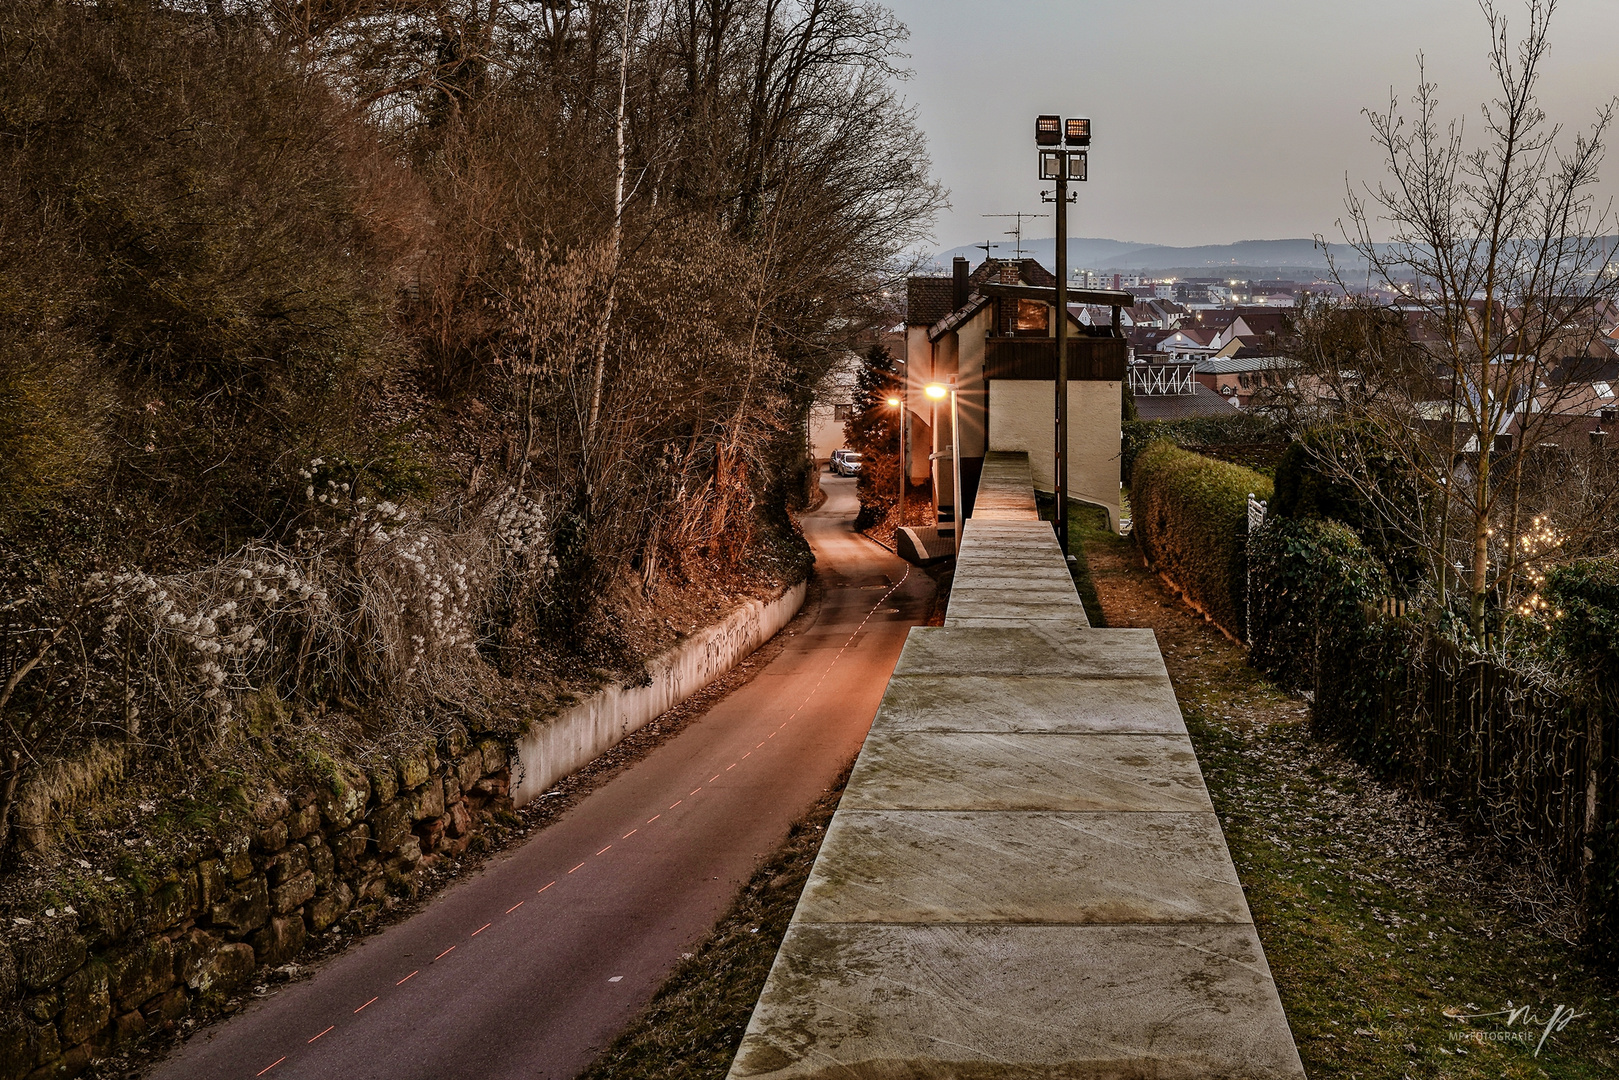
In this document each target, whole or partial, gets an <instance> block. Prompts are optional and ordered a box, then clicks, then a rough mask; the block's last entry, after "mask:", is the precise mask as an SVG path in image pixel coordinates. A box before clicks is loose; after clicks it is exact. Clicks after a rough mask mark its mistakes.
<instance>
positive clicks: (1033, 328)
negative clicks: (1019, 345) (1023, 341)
mask: <svg viewBox="0 0 1619 1080" xmlns="http://www.w3.org/2000/svg"><path fill="white" fill-rule="evenodd" d="M1046 316H1047V308H1046V305H1045V301H1043V300H1019V301H1018V302H1017V332H1018V333H1020V334H1029V333H1039V334H1044V333H1045V332H1046V323H1047V319H1046Z"/></svg>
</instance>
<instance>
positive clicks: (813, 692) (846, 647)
mask: <svg viewBox="0 0 1619 1080" xmlns="http://www.w3.org/2000/svg"><path fill="white" fill-rule="evenodd" d="M910 576H911V575H910V570H909V569H907V570H906V572H905V574H904V576H902V577H901V578H900V580H899V581H898V582H896V583H895V584H894V586H893V587H892V588H890V589H889V590H888V591H887V592H886V593H884V594H883V597H882V599H881V600H879V601H878V602H877V605H876V606H875V607H873V608H872V610H871V611H870V612H867V614H866V617H865V619H863V620H862V621H861V623H860V625H859V626H858V627H856V628H855V631H854V633H853V634H851V635H850V636H849V640H848V641H847V642H846V643H845V644H844V645H843V647H842V648H840V649H839V650H838V652H837V655H835V656H834V657H833V658H832V662H831V663H830V664H828V665H827V668H826V670H825V671H824V672H822V673H821V678H820V679H819V680H818V681H817V682H816V684H815V686H814V687H813V688H811V690H810V692H809V693H808V694H807V695H806V696H805V697H804V700H803V701H802V702H800V703H799V706H798V708H797V709H795V710H793V713H792V715H791V716H789V717H788V718H787V719H786V720H784V721H782V724H781V726H780V727H778V728H777V729H776V730H775V731H772V732H771V733H770V734H769V735H767V736H766V739H774V738H775V737H776V732H778V731H784V730H786V728H787V725H788V724H790V723H791V722H792V721H793V720H794V719H796V718H797V716H798V714H799V713H801V712H803V711H804V709H805V707H806V706H808V705H809V702H810V699H811V698H813V697H814V696H815V695H816V693H818V692H819V691H820V688H821V686H822V684H823V683H825V682H826V679H827V677H828V676H829V675H830V674H831V672H832V668H833V667H835V666H836V665H837V662H838V660H840V659H841V658H842V656H843V654H844V653H845V652H847V651H848V650H849V648H850V647H851V646H852V645H853V644H854V641H855V639H856V638H858V637H859V636H860V633H861V631H862V630H864V629H865V626H866V623H868V622H870V621H871V618H872V615H874V614H875V613H876V611H877V608H878V607H881V606H882V605H883V604H884V603H886V602H887V600H888V598H889V597H890V596H892V595H893V594H894V593H895V592H896V591H898V590H899V588H900V586H902V585H904V584H905V582H906V580H907V579H909V578H910ZM763 746H764V742H762V741H761V742H760V743H758V744H757V745H756V746H755V747H754V750H757V749H759V748H760V747H763ZM752 756H753V751H752V750H750V751H748V752H747V753H745V754H743V755H742V758H741V759H739V760H738V761H733V762H731V764H729V765H727V766H726V767H725V770H724V772H730V771H731V770H732V769H734V768H736V767H737V765H738V764H740V763H741V760H745V759H747V758H750V757H752ZM722 775H724V773H723V772H721V773H715V774H714V775H713V777H711V778H710V779H709V781H708V782H709V783H711V784H712V783H714V782H715V781H716V780H718V779H719V778H720V777H721V776H722ZM702 790H703V789H702V788H701V787H697V788H695V789H693V790H692V791H691V793H690V795H696V794H697V793H698V792H700V791H702ZM688 797H690V796H688ZM684 801H685V799H676V800H675V801H674V802H673V803H671V804H670V806H669V809H670V810H673V809H674V808H675V807H677V806H679V805H680V804H681V803H682V802H684ZM662 816H663V815H662V814H653V815H652V816H651V817H649V818H647V820H646V823H647V824H648V825H650V824H652V823H653V822H654V821H657V820H658V819H659V818H661V817H662ZM639 831H640V830H639V829H631V830H630V831H629V832H627V833H625V834H624V835H623V836H622V837H621V838H620V839H624V840H628V839H629V838H630V837H631V836H634V835H635V834H636V833H637V832H639ZM612 846H613V845H611V844H608V845H607V847H604V848H602V849H601V851H598V852H596V854H597V855H603V854H605V853H606V852H608V851H609V850H611V849H612ZM587 861H588V860H587ZM584 865H585V864H584V863H583V862H581V863H580V864H579V865H578V866H575V867H574V868H573V870H569V871H568V873H570V874H571V873H573V872H574V871H575V870H579V869H581V868H582V867H583V866H584ZM555 884H556V882H555V881H551V882H548V883H546V885H545V886H543V887H542V888H540V889H538V890H537V892H540V893H543V892H545V890H546V889H549V888H550V887H551V886H552V885H555ZM524 903H526V901H523V900H519V901H518V902H517V903H515V904H513V905H512V906H511V907H509V908H507V909H506V914H508V915H510V914H511V913H512V912H514V911H516V910H517V909H518V908H520V907H522V906H523V904H524ZM493 925H494V924H493V923H484V924H483V925H482V926H480V927H478V929H476V930H474V931H473V932H472V934H471V935H470V936H472V937H477V936H478V935H479V934H481V933H483V932H484V931H485V930H487V929H489V928H490V927H491V926H493ZM455 949H456V946H454V945H451V946H450V947H449V948H448V949H445V950H444V951H443V952H441V953H439V954H438V955H437V956H435V957H433V959H434V960H442V959H444V958H445V957H446V956H448V955H450V953H452V952H454V951H455ZM420 973H421V972H420V969H418V970H416V971H413V972H411V973H410V974H409V975H406V976H405V977H404V978H403V979H400V980H399V981H398V982H396V983H394V985H395V986H403V985H404V984H405V983H407V982H409V981H410V980H411V979H414V978H415V977H416V976H417V975H419V974H420ZM622 978H623V976H622V975H618V976H614V977H613V978H611V979H609V980H608V981H609V982H615V983H616V982H618V981H619V980H621V979H622ZM379 1000H381V999H380V997H373V998H372V999H371V1000H369V1001H367V1002H366V1003H365V1004H363V1005H361V1006H360V1007H359V1008H357V1009H355V1010H354V1011H355V1012H356V1013H359V1012H363V1011H364V1010H365V1009H366V1008H368V1007H369V1006H371V1005H374V1004H376V1002H377V1001H379ZM336 1027H337V1025H335V1024H334V1025H332V1026H330V1027H328V1028H326V1030H325V1031H322V1032H320V1033H319V1034H317V1035H314V1036H313V1037H311V1038H310V1039H308V1040H307V1042H309V1043H313V1042H315V1041H316V1040H318V1039H320V1038H321V1037H322V1036H324V1035H326V1034H327V1033H329V1032H331V1031H334V1030H336ZM286 1060H287V1059H286V1057H285V1056H283V1057H280V1058H277V1059H276V1060H275V1061H272V1062H271V1063H270V1064H269V1065H266V1066H265V1067H264V1068H263V1069H262V1070H260V1071H259V1072H258V1073H257V1074H256V1075H258V1076H263V1075H264V1074H265V1073H267V1072H269V1071H270V1070H271V1069H274V1068H275V1067H276V1066H277V1065H280V1064H281V1063H282V1062H284V1061H286Z"/></svg>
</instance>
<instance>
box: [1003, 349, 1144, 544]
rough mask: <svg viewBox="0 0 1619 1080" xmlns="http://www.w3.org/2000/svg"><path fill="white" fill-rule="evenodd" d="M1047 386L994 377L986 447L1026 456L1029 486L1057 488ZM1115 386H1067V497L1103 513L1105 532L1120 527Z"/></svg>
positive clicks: (1117, 389) (1088, 383) (1117, 397)
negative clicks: (1031, 480) (1031, 475)
mask: <svg viewBox="0 0 1619 1080" xmlns="http://www.w3.org/2000/svg"><path fill="white" fill-rule="evenodd" d="M1051 393H1052V391H1051V383H1049V382H1039V381H1022V380H1018V379H995V380H993V381H992V382H991V383H990V384H989V449H991V450H1022V451H1024V452H1026V453H1027V454H1028V455H1029V465H1030V467H1031V468H1032V469H1033V472H1034V486H1035V487H1036V488H1038V489H1039V490H1041V491H1052V490H1054V489H1055V488H1056V486H1057V483H1056V478H1055V474H1054V468H1053V465H1054V463H1053V461H1052V457H1053V455H1052V435H1053V432H1054V422H1053V419H1052V411H1053V402H1052V397H1051ZM1120 393H1121V390H1120V386H1119V384H1118V383H1116V382H1100V381H1098V382H1092V381H1089V380H1085V381H1075V382H1070V383H1069V384H1068V494H1069V497H1070V498H1074V499H1078V500H1080V501H1082V502H1089V503H1094V504H1095V505H1098V506H1102V507H1105V508H1106V509H1107V523H1108V528H1110V529H1112V530H1113V531H1114V532H1117V531H1118V528H1119V512H1120V507H1119V449H1120V444H1119V431H1120V408H1121V406H1120Z"/></svg>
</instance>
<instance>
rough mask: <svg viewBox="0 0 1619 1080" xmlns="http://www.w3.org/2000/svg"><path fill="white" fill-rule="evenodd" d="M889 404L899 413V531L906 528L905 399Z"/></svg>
mask: <svg viewBox="0 0 1619 1080" xmlns="http://www.w3.org/2000/svg"><path fill="white" fill-rule="evenodd" d="M888 404H889V405H891V406H892V407H893V408H894V409H895V410H897V411H898V413H899V416H898V417H897V418H896V421H895V425H894V426H895V427H897V428H898V429H899V452H898V453H896V454H895V455H894V456H895V457H896V458H898V459H899V523H898V524H897V525H895V526H894V528H895V529H896V530H898V529H902V528H904V527H905V399H904V398H902V397H891V398H889V399H888Z"/></svg>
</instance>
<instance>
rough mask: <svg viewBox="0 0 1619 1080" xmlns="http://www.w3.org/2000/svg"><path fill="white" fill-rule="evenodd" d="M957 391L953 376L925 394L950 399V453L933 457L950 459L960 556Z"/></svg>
mask: <svg viewBox="0 0 1619 1080" xmlns="http://www.w3.org/2000/svg"><path fill="white" fill-rule="evenodd" d="M956 390H957V386H956V377H955V376H954V375H952V376H950V377H949V379H948V380H946V381H945V382H942V383H936V382H933V383H928V385H927V388H926V389H925V390H924V391H923V392H924V393H926V394H927V396H928V397H930V398H932V399H933V400H934V401H941V400H943V399H944V398H945V397H946V396H947V395H948V396H949V398H950V451H949V453H942V454H934V455H933V457H934V458H945V457H947V458H949V459H950V482H951V484H950V486H951V488H952V497H953V498H954V500H955V507H954V509H953V510H952V515H953V518H954V520H953V521H952V522H951V524H952V525H953V526H954V528H952V530H951V532H952V533H953V534H954V535H953V536H952V539H953V540H955V545H954V547H955V552H956V554H957V555H960V554H961V533H962V526H963V525H965V524H966V523H965V522H964V521H963V520H962V515H963V512H964V508H963V507H962V505H961V414H960V410H959V405H958V403H957V396H956ZM934 430H935V431H937V430H938V425H937V424H935V425H934Z"/></svg>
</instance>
